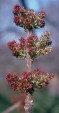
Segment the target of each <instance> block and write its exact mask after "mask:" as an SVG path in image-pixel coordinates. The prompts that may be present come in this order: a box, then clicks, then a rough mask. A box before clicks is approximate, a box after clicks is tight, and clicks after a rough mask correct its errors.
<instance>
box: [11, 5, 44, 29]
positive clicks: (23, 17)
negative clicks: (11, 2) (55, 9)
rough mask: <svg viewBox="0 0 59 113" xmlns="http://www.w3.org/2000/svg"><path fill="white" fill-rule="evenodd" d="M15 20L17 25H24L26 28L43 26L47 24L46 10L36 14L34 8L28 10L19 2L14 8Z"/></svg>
mask: <svg viewBox="0 0 59 113" xmlns="http://www.w3.org/2000/svg"><path fill="white" fill-rule="evenodd" d="M13 14H14V22H15V24H16V25H18V26H20V27H23V28H24V29H25V30H26V29H28V30H32V28H39V27H40V28H42V27H44V26H45V21H44V20H43V18H45V15H46V14H45V12H43V11H41V12H40V13H38V14H35V12H34V11H33V10H26V9H24V8H21V7H20V6H19V5H18V4H16V5H15V6H14V9H13Z"/></svg>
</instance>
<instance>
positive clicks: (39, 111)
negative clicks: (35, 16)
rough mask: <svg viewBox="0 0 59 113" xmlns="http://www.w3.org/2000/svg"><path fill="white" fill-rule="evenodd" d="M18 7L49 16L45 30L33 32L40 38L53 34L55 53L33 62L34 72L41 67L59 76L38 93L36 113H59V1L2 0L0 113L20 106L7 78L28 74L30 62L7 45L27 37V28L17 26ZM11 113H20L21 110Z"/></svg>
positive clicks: (36, 95) (35, 105)
mask: <svg viewBox="0 0 59 113" xmlns="http://www.w3.org/2000/svg"><path fill="white" fill-rule="evenodd" d="M16 3H18V4H19V5H21V6H23V7H24V8H26V9H34V10H35V12H39V11H41V10H44V11H45V12H46V18H45V21H46V25H45V27H44V28H42V29H37V30H33V33H34V34H37V36H38V37H40V36H41V35H42V34H44V32H45V31H50V32H51V39H52V41H53V44H52V47H53V51H52V53H51V54H49V55H48V56H42V57H40V58H39V59H37V60H35V61H34V62H33V65H32V68H35V67H39V68H41V69H42V70H43V71H46V72H54V73H55V74H56V75H55V77H54V79H53V80H51V82H50V84H49V85H48V86H47V87H46V88H42V89H41V90H39V91H37V92H35V93H34V95H33V97H34V107H33V111H32V113H59V0H0V113H2V112H3V111H5V110H6V109H8V108H9V107H10V106H12V105H13V104H14V103H16V101H17V98H18V96H19V94H18V93H16V92H14V91H13V90H12V89H11V88H10V87H9V85H8V83H7V81H6V78H5V76H6V74H8V73H17V74H20V73H21V72H22V71H23V70H26V68H27V67H26V62H25V61H24V60H21V59H19V58H18V59H17V58H15V57H14V56H12V54H11V51H10V50H9V49H8V47H7V42H8V41H11V40H16V41H18V39H19V38H20V37H21V36H23V37H26V35H27V34H26V33H25V31H24V29H23V28H20V27H17V26H16V25H15V24H14V23H13V13H12V10H13V6H14V5H15V4H16ZM11 113H20V112H19V111H18V110H15V111H12V112H11Z"/></svg>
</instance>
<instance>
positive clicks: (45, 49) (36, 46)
mask: <svg viewBox="0 0 59 113" xmlns="http://www.w3.org/2000/svg"><path fill="white" fill-rule="evenodd" d="M19 41H20V42H19V43H16V42H15V41H12V42H9V43H8V47H9V48H10V49H11V50H12V54H13V55H14V56H16V57H22V58H26V56H27V53H28V54H29V55H30V58H31V59H32V60H34V59H35V58H38V57H39V56H40V55H46V54H48V53H49V52H51V43H52V41H51V40H50V33H49V32H45V34H44V35H42V36H41V38H40V40H39V39H38V37H37V36H36V35H30V36H28V37H27V39H24V38H22V37H21V38H20V40H19Z"/></svg>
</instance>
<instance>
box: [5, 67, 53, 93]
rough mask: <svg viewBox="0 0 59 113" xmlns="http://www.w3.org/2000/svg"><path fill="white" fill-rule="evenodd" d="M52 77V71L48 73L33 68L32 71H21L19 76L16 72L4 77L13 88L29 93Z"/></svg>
mask: <svg viewBox="0 0 59 113" xmlns="http://www.w3.org/2000/svg"><path fill="white" fill-rule="evenodd" d="M53 77H54V74H53V73H50V74H49V73H45V72H42V71H41V70H40V69H35V70H34V71H32V72H22V74H21V75H20V76H19V77H17V75H16V74H8V75H7V76H6V79H7V81H8V83H9V84H10V85H11V87H12V88H13V89H14V90H16V91H18V92H20V93H27V92H28V93H30V92H32V91H35V89H39V88H41V87H44V86H46V85H47V84H48V83H49V81H50V80H51V79H52V78H53Z"/></svg>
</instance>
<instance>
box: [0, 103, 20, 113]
mask: <svg viewBox="0 0 59 113" xmlns="http://www.w3.org/2000/svg"><path fill="white" fill-rule="evenodd" d="M19 106H20V102H17V103H16V104H14V105H12V106H11V107H9V108H8V109H6V110H5V111H3V112H2V113H10V112H11V111H13V110H15V109H17V108H18V107H19Z"/></svg>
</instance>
